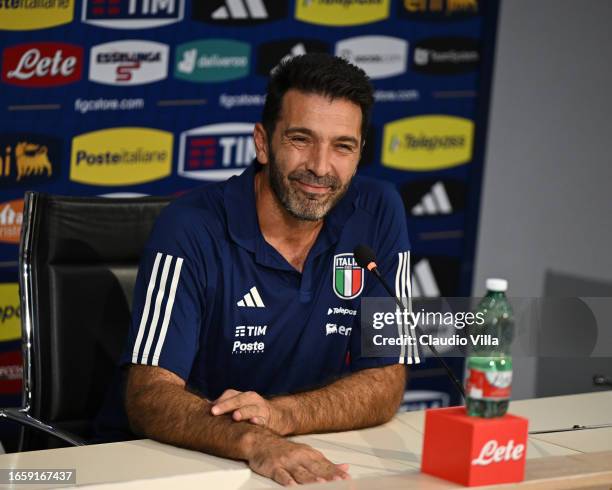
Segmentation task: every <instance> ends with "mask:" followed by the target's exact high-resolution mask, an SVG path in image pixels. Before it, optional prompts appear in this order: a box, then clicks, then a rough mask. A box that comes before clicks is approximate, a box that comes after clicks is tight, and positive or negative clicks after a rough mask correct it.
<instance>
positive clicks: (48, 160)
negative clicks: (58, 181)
mask: <svg viewBox="0 0 612 490" xmlns="http://www.w3.org/2000/svg"><path fill="white" fill-rule="evenodd" d="M61 145H62V143H61V141H60V140H59V139H58V138H54V137H51V136H46V135H41V134H34V133H15V134H10V133H9V134H6V133H5V134H0V184H1V185H2V186H10V185H11V184H16V185H21V186H27V185H32V184H37V183H44V182H47V181H48V180H49V179H51V178H53V177H55V176H56V174H57V171H56V170H57V169H56V166H58V165H59V162H60V161H61V159H60V151H61Z"/></svg>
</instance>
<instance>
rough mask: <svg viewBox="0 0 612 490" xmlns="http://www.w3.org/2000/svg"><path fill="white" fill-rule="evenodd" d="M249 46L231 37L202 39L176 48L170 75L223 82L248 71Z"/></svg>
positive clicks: (243, 74)
mask: <svg viewBox="0 0 612 490" xmlns="http://www.w3.org/2000/svg"><path fill="white" fill-rule="evenodd" d="M250 54H251V47H250V45H249V44H247V43H243V42H240V41H234V40H231V39H202V40H198V41H192V42H190V43H185V44H180V45H179V46H177V48H176V66H175V68H174V76H175V77H176V78H179V79H181V80H186V81H188V82H224V81H227V80H236V79H238V78H242V77H246V76H247V75H248V74H249V59H250Z"/></svg>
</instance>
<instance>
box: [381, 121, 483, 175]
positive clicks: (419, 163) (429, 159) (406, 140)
mask: <svg viewBox="0 0 612 490" xmlns="http://www.w3.org/2000/svg"><path fill="white" fill-rule="evenodd" d="M473 146H474V122H473V121H471V120H469V119H465V118H462V117H457V116H446V115H437V114H435V115H426V116H415V117H407V118H404V119H399V120H397V121H393V122H390V123H388V124H387V125H385V127H384V130H383V151H382V157H381V161H382V164H383V165H384V166H386V167H391V168H395V169H398V170H412V171H429V170H441V169H444V168H451V167H456V166H458V165H463V164H465V163H468V162H469V161H470V160H471V159H472V151H473Z"/></svg>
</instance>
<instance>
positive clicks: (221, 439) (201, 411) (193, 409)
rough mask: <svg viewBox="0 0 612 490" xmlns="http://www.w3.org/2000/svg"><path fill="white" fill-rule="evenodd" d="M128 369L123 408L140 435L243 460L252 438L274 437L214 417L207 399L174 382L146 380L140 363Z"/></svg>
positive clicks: (246, 457)
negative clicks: (128, 374)
mask: <svg viewBox="0 0 612 490" xmlns="http://www.w3.org/2000/svg"><path fill="white" fill-rule="evenodd" d="M130 369H131V370H132V372H131V373H130V376H129V377H128V386H127V393H128V394H129V396H128V397H127V400H126V410H127V413H128V418H129V420H130V425H131V428H132V430H133V431H134V432H135V433H137V434H139V435H142V436H144V437H148V438H151V439H155V440H157V441H160V442H164V443H167V444H172V445H174V446H180V447H184V448H187V449H195V450H198V451H203V452H207V453H210V454H215V455H217V456H222V457H227V458H232V459H242V460H247V459H248V455H249V452H250V450H251V448H252V445H253V444H254V441H255V439H261V438H265V437H274V436H273V435H272V434H271V433H270V432H269V431H268V430H266V429H263V428H261V427H258V426H254V425H252V424H248V423H246V422H241V423H236V422H234V421H232V420H231V417H229V416H223V417H214V416H212V415H211V414H210V407H211V403H210V402H209V401H208V400H205V399H204V398H201V397H199V396H197V395H195V394H193V393H190V392H189V391H187V390H186V389H185V388H184V387H183V386H180V385H177V384H172V383H163V384H160V383H150V382H147V380H146V378H145V377H144V376H142V373H139V372H138V371H139V370H142V367H140V366H132V367H131V368H130ZM145 369H146V368H145ZM148 369H151V368H148ZM139 378H140V379H139Z"/></svg>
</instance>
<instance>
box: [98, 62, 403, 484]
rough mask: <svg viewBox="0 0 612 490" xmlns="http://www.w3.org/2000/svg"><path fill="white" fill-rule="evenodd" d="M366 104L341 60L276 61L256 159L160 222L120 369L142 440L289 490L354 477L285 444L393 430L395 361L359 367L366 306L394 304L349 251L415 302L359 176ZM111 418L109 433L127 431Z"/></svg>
mask: <svg viewBox="0 0 612 490" xmlns="http://www.w3.org/2000/svg"><path fill="white" fill-rule="evenodd" d="M372 102H373V98H372V87H371V85H370V83H369V81H368V79H367V77H366V76H365V73H364V72H363V71H361V70H360V69H358V68H356V67H354V66H352V65H350V64H349V63H347V62H346V61H344V60H342V59H340V58H335V57H332V56H328V55H323V54H317V55H304V56H299V57H296V58H293V59H292V60H289V61H287V62H285V63H283V64H282V65H281V66H280V67H279V68H278V69H276V70H275V71H274V73H273V75H272V78H271V80H270V83H269V86H268V95H267V99H266V104H265V107H264V111H263V121H262V123H260V124H257V125H256V126H255V130H254V135H253V136H254V140H255V146H256V152H257V153H256V157H257V159H256V162H254V163H253V165H252V166H251V167H250V168H248V169H247V170H246V171H245V172H244V173H243V174H242V175H240V176H239V177H233V178H231V179H230V180H228V181H227V182H223V183H216V184H211V185H208V186H205V187H203V188H200V189H198V190H196V191H194V192H192V193H190V194H189V195H187V196H185V197H182V198H180V199H178V200H176V201H175V202H173V203H172V204H171V205H170V206H168V208H167V209H166V210H165V211H164V212H163V213H162V215H161V216H160V218H159V220H158V222H157V224H156V226H155V228H154V230H153V232H152V235H151V238H150V241H149V244H148V245H147V248H146V250H145V253H144V257H143V260H142V263H141V267H140V271H139V275H138V280H137V284H136V289H135V295H134V304H133V323H132V328H131V330H130V334H129V339H128V348H127V350H126V353H125V355H124V357H123V359H122V364H123V365H124V366H126V371H127V383H126V387H125V409H126V413H127V421H128V422H129V427H130V429H131V431H132V432H133V433H134V434H137V435H140V436H145V437H150V438H152V439H156V440H159V441H162V442H165V443H169V444H174V445H177V446H181V447H186V448H190V449H196V450H200V451H204V452H207V453H211V454H215V455H219V456H224V457H228V458H234V459H241V460H245V461H246V462H247V463H248V464H249V466H250V467H251V468H252V469H253V470H254V471H256V472H257V473H259V474H261V475H264V476H267V477H270V478H273V479H274V480H276V481H277V482H279V483H281V484H284V485H289V484H294V483H309V482H316V481H326V480H333V479H344V478H349V468H348V467H347V465H344V464H342V462H339V461H338V462H331V461H329V460H328V459H327V458H325V456H324V455H323V454H321V453H320V452H318V451H316V450H314V449H312V448H310V447H308V446H306V445H303V444H298V443H294V442H291V441H290V440H288V439H286V438H285V436H288V435H295V434H306V433H311V432H324V431H341V430H349V429H358V428H362V427H368V426H372V425H376V424H381V423H384V422H386V421H388V420H389V419H390V418H391V417H392V416H393V414H394V413H395V412H396V410H397V408H398V406H399V403H400V400H401V398H402V394H403V391H404V386H405V366H403V365H402V364H398V362H401V361H402V359H398V358H395V359H388V358H364V357H361V356H360V316H359V309H360V308H359V306H360V305H359V301H360V299H361V297H362V296H384V295H385V293H384V291H383V290H382V288H381V287H380V286H379V285H378V283H377V282H375V281H374V280H373V278H370V277H366V276H365V273H364V271H363V270H362V269H361V268H359V267H358V266H357V264H356V263H355V261H354V259H353V256H352V250H353V248H354V247H355V246H356V245H358V244H360V243H368V244H370V245H372V246H373V247H374V248H375V249H376V250H377V251H378V252H379V256H380V258H381V263H380V264H379V267H380V269H381V270H382V272H383V273H384V274H385V275H386V277H387V279H388V280H389V281H390V282H391V283H394V284H395V285H396V294H397V295H398V296H404V297H405V296H407V295H408V289H409V286H408V284H409V252H408V248H409V245H408V237H407V231H406V222H405V214H404V209H403V205H402V202H401V200H400V198H399V196H398V195H397V193H396V192H395V190H394V189H393V188H392V187H391V186H388V185H386V184H383V183H381V182H378V181H374V180H369V179H365V178H361V177H354V176H355V173H356V170H357V165H358V162H359V158H360V155H361V150H362V148H363V145H364V140H363V138H364V134H365V132H366V129H367V126H368V120H369V116H370V111H371V106H372ZM115 415H116V414H115ZM108 420H109V419H108V418H103V419H102V420H101V422H102V423H101V425H100V427H101V429H102V430H103V431H104V430H106V431H108V430H110V429H117V428H118V425H115V426H113V424H112V423H109V422H108Z"/></svg>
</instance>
